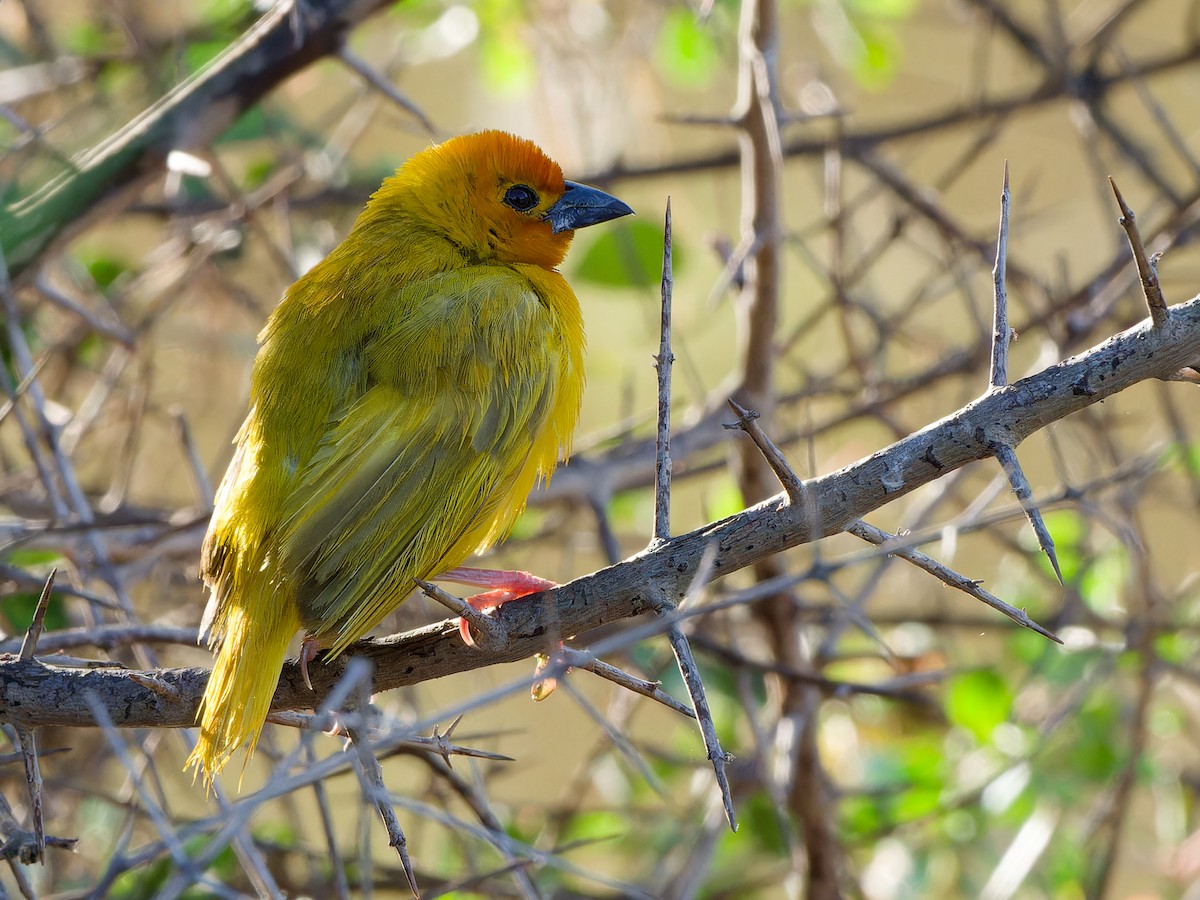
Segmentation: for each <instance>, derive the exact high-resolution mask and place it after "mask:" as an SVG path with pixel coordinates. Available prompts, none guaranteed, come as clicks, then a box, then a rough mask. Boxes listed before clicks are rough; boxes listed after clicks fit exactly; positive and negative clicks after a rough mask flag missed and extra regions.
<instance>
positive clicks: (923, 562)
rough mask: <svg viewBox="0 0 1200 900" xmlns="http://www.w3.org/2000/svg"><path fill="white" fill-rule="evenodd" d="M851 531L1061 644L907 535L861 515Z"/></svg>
mask: <svg viewBox="0 0 1200 900" xmlns="http://www.w3.org/2000/svg"><path fill="white" fill-rule="evenodd" d="M846 530H847V531H849V532H850V533H851V534H853V535H855V536H857V537H860V538H862V539H863V540H864V541H869V542H870V543H872V544H875V545H876V546H878V547H881V548H883V549H884V550H886V551H887V552H888V553H891V554H893V555H894V556H898V557H900V558H901V559H904V560H907V561H908V562H910V563H912V564H913V565H915V566H916V567H917V568H919V569H924V570H925V571H926V572H928V573H929V574H930V575H932V576H934V577H935V578H937V579H938V580H939V581H941V582H943V583H944V584H948V585H949V586H950V587H952V588H957V589H958V590H960V591H962V592H963V593H965V594H969V595H970V596H972V597H974V598H975V599H977V600H981V601H982V602H984V603H986V604H987V605H988V606H990V607H991V608H992V609H994V610H996V611H998V612H1002V613H1004V615H1006V616H1008V617H1009V618H1010V619H1012V620H1013V621H1014V622H1016V623H1017V624H1018V625H1023V626H1025V627H1026V628H1028V629H1030V630H1032V631H1036V632H1037V633H1038V634H1040V635H1042V636H1043V637H1048V638H1050V640H1052V641H1054V642H1056V643H1059V644H1061V643H1062V639H1061V638H1059V637H1058V636H1057V635H1055V634H1052V633H1051V632H1049V631H1047V630H1046V629H1045V628H1043V627H1042V626H1041V625H1039V624H1038V623H1037V622H1035V621H1033V619H1031V618H1029V616H1028V615H1027V614H1026V613H1025V611H1024V610H1023V609H1016V608H1015V607H1012V606H1009V605H1008V604H1007V603H1005V602H1004V601H1003V600H1001V599H1000V598H999V597H996V596H994V595H992V594H990V593H988V592H987V591H985V590H984V589H983V588H981V587H980V586H979V583H978V582H977V581H972V580H971V579H970V578H966V577H965V576H963V575H960V574H959V573H958V572H955V571H954V570H953V569H951V568H949V567H948V566H944V565H942V564H941V563H939V562H938V561H937V560H935V559H933V558H931V557H929V556H926V555H925V554H924V553H921V552H920V551H919V550H914V549H913V548H912V547H908V546H905V545H904V542H903V539H902V538H900V537H898V536H897V535H894V534H889V533H888V532H886V531H884V530H883V529H881V528H876V527H875V526H874V525H868V524H867V523H866V522H864V521H862V520H861V519H859V520H858V521H856V522H852V523H850V525H849V527H847V528H846Z"/></svg>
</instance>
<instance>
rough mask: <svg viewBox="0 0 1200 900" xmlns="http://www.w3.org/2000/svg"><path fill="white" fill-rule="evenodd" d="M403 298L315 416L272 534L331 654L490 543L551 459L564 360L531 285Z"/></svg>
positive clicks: (469, 285)
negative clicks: (421, 583) (427, 581)
mask: <svg viewBox="0 0 1200 900" xmlns="http://www.w3.org/2000/svg"><path fill="white" fill-rule="evenodd" d="M564 284H565V283H564ZM416 289H418V290H420V291H421V292H422V294H423V296H422V297H421V298H420V299H419V301H418V302H411V301H412V298H411V297H410V298H407V299H408V301H409V302H405V300H404V299H402V300H401V302H399V303H398V304H397V309H398V310H400V312H399V313H398V314H397V316H396V318H395V319H394V320H393V321H392V322H390V323H387V324H386V325H385V326H384V327H382V328H381V329H380V331H379V332H378V333H377V334H376V335H375V336H374V337H373V338H372V340H371V341H370V342H369V344H368V345H367V346H366V347H365V356H366V361H367V365H368V366H369V371H370V386H369V387H368V389H367V390H366V391H365V393H363V394H362V395H361V396H360V397H359V398H358V399H357V400H356V401H355V402H354V403H353V404H352V405H350V406H349V407H348V408H345V409H342V410H339V411H337V413H335V415H334V416H333V418H332V419H331V421H330V422H329V425H328V429H327V431H326V433H325V435H324V436H323V438H322V440H321V442H320V444H319V445H318V447H317V450H316V453H315V454H314V455H313V457H312V458H311V460H310V461H309V462H308V464H307V466H306V467H305V469H304V470H303V475H302V477H300V478H299V479H298V483H299V485H300V486H299V488H298V489H297V490H295V491H293V492H292V494H291V496H290V497H289V499H288V501H287V514H286V515H285V518H284V526H283V528H282V529H281V533H280V535H279V537H280V547H281V558H280V560H279V563H280V564H281V565H282V567H283V572H284V573H285V575H287V576H290V577H291V578H292V579H293V583H294V584H297V585H298V588H297V602H298V603H299V606H300V610H301V615H302V618H303V619H304V623H305V626H306V627H308V628H309V630H310V631H311V632H314V633H316V634H318V635H321V634H324V635H332V636H334V637H335V638H336V642H335V643H334V649H335V650H341V649H343V648H344V647H345V646H346V645H348V644H349V643H351V642H352V641H354V640H356V639H357V638H358V637H360V636H361V635H362V634H364V633H365V632H366V631H368V630H370V629H371V628H372V627H374V626H375V625H376V624H377V623H378V622H379V620H380V619H382V618H383V616H384V615H386V614H387V612H388V611H389V610H390V609H392V608H393V607H394V606H395V605H396V604H397V603H399V602H400V601H401V600H402V599H403V598H404V597H406V596H407V595H408V594H409V593H410V591H411V590H412V589H413V579H414V578H429V577H433V576H435V575H436V574H437V573H438V572H440V571H442V570H444V569H447V568H450V567H453V566H456V565H458V564H459V563H460V562H461V561H462V560H463V559H465V558H466V557H467V556H468V555H469V554H470V553H471V552H472V551H474V550H475V549H476V548H477V547H478V546H479V545H480V544H481V543H484V542H486V541H487V540H490V539H494V538H495V537H498V536H499V535H498V534H497V530H502V529H505V528H507V527H508V526H509V525H511V522H512V520H513V519H514V518H515V517H516V514H517V512H519V509H520V507H521V506H522V505H523V504H524V501H525V497H526V495H527V494H528V492H529V490H530V489H531V487H532V486H533V483H534V481H535V479H536V477H537V475H538V474H539V471H543V472H544V471H548V470H549V468H550V467H551V466H553V464H554V461H555V459H556V458H557V455H558V450H559V447H558V443H559V440H560V436H559V435H557V434H556V429H553V428H547V421H548V419H549V418H550V417H551V416H552V414H553V413H554V407H555V404H556V402H557V400H558V397H559V394H560V382H561V381H562V380H563V379H564V378H571V377H575V373H572V372H571V371H570V370H571V369H572V367H574V366H576V365H577V356H576V354H574V353H572V352H571V348H569V347H566V346H564V336H563V333H562V329H561V327H560V323H559V322H558V321H557V320H556V317H555V316H554V315H553V313H552V312H551V309H550V307H549V306H548V305H547V304H546V303H545V302H543V299H542V298H541V297H540V296H539V294H538V293H537V292H536V291H535V290H534V289H533V287H532V286H531V285H530V283H529V282H528V281H527V280H526V279H524V278H523V277H521V276H520V275H519V274H517V273H515V272H513V271H512V270H511V269H504V268H500V267H489V268H485V269H478V268H477V269H466V270H460V271H457V272H450V273H443V274H442V275H439V276H437V277H436V278H435V279H432V280H431V281H428V282H426V283H424V284H422V285H420V286H418V287H417V288H416ZM567 393H568V394H571V393H574V392H572V391H567Z"/></svg>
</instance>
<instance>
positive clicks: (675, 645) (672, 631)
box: [650, 199, 738, 831]
mask: <svg viewBox="0 0 1200 900" xmlns="http://www.w3.org/2000/svg"><path fill="white" fill-rule="evenodd" d="M673 288H674V278H673V275H672V266H671V201H670V199H668V200H667V211H666V218H665V220H664V228H663V274H662V307H663V308H662V319H661V322H662V327H661V332H660V336H659V344H658V357H657V360H656V362H655V368H657V369H658V440H657V444H656V448H655V469H654V471H655V483H654V535H653V537H652V538H651V541H650V546H651V548H653V547H654V546H655V545H656V544H658V543H660V542H663V541H666V540H667V539H669V538H670V536H671V526H670V518H671V362H672V361H673V360H674V359H675V357H674V354H672V352H671V292H672V289H673ZM650 593H651V605H652V607H653V609H654V611H655V613H656V614H657V615H658V616H660V617H666V616H670V615H671V614H672V613H674V612H675V605H674V604H673V603H671V601H670V600H669V599H668V598H667V596H666V595H665V594H664V593H663V592H662V591H661V590H659V589H658V587H657V586H655V585H651V591H650ZM667 639H668V640H669V641H670V642H671V650H672V651H673V652H674V654H675V660H676V662H678V663H679V671H680V673H681V674H682V675H683V681H684V684H686V685H687V689H688V696H690V697H691V698H692V707H693V708H694V709H695V711H696V718H697V719H698V720H699V722H700V733H701V735H703V737H704V747H705V749H706V750H707V751H708V758H709V761H710V762H712V767H713V772H714V773H715V774H716V777H717V786H718V787H719V788H720V791H721V802H722V803H723V804H724V807H725V819H726V821H728V822H729V827H730V828H731V829H732V830H734V831H737V829H738V824H737V815H736V814H735V813H734V810H733V795H732V793H731V792H730V790H729V777H728V775H727V773H726V766H727V765H728V764H729V762H730V760H731V759H732V758H733V757H732V756H730V755H729V754H728V753H726V752H725V751H724V750H723V749H721V742H720V740H719V739H718V738H717V726H716V723H715V722H713V717H712V711H711V710H710V709H709V707H708V698H707V697H706V696H705V692H704V680H703V679H702V678H701V677H700V670H699V668H697V666H696V660H695V658H694V657H693V656H692V648H691V647H690V646H689V645H688V639H687V635H685V634H684V633H683V629H682V628H680V627H679V625H678V624H677V623H675V624H672V625H671V626H670V627H669V628H668V629H667Z"/></svg>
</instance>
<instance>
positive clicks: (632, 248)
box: [574, 220, 684, 288]
mask: <svg viewBox="0 0 1200 900" xmlns="http://www.w3.org/2000/svg"><path fill="white" fill-rule="evenodd" d="M662 256H663V233H662V229H661V228H660V227H658V226H656V225H651V224H650V223H649V222H644V221H638V220H634V221H632V222H622V223H621V224H619V225H615V226H613V227H612V228H607V229H605V230H604V232H603V233H602V234H601V235H600V236H599V237H598V238H597V239H596V240H594V241H593V242H592V243H591V244H589V245H588V246H587V248H586V249H585V250H584V253H583V257H582V258H581V259H580V260H579V262H578V264H577V265H576V266H575V272H574V274H575V276H576V277H577V278H580V279H582V280H583V281H588V282H591V283H592V284H601V285H605V286H607V287H635V288H649V287H653V286H656V285H658V284H659V283H660V282H661V281H662ZM672 260H673V268H674V270H675V272H676V273H678V272H679V271H680V270H681V269H682V268H683V263H684V254H683V253H682V252H681V248H680V247H679V245H678V244H675V246H674V248H673V257H672Z"/></svg>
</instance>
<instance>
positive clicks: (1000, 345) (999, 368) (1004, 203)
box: [980, 160, 1063, 640]
mask: <svg viewBox="0 0 1200 900" xmlns="http://www.w3.org/2000/svg"><path fill="white" fill-rule="evenodd" d="M1010 203H1011V194H1010V193H1009V189H1008V161H1007V160H1005V162H1004V189H1003V190H1002V191H1001V192H1000V234H999V237H998V238H997V239H996V264H995V266H994V267H993V268H992V308H993V313H992V322H993V328H992V370H991V373H990V375H989V377H988V384H989V387H990V388H991V389H992V390H998V389H1000V388H1002V387H1005V386H1006V385H1007V384H1008V345H1009V342H1010V341H1011V340H1012V332H1011V330H1010V329H1009V327H1008V288H1007V286H1006V284H1005V280H1006V275H1007V271H1008V212H1009V206H1010ZM992 452H993V455H995V457H996V459H997V460H998V461H999V463H1000V465H1001V466H1002V467H1003V469H1004V474H1005V475H1007V476H1008V483H1009V485H1010V486H1011V487H1012V490H1013V493H1014V494H1016V495H1017V500H1019V501H1020V503H1021V508H1022V509H1023V510H1024V511H1025V518H1026V519H1028V520H1029V524H1030V526H1031V527H1032V528H1033V533H1034V534H1035V535H1036V536H1037V542H1038V546H1039V547H1041V548H1042V552H1043V553H1045V554H1046V557H1047V558H1048V559H1049V560H1050V565H1051V566H1052V567H1053V568H1054V574H1055V575H1056V576H1057V577H1058V583H1059V584H1062V583H1063V576H1062V569H1060V568H1059V565H1058V554H1057V553H1056V552H1055V550H1054V538H1052V537H1051V536H1050V529H1049V528H1047V527H1046V521H1045V519H1043V518H1042V513H1041V510H1039V509H1038V507H1037V503H1036V502H1035V501H1034V499H1033V488H1032V487H1031V486H1030V484H1029V479H1028V478H1027V477H1026V476H1025V472H1024V471H1023V470H1022V469H1021V463H1020V461H1019V460H1018V459H1017V453H1016V451H1015V450H1014V449H1013V448H1012V446H1011V445H1010V444H1008V443H1005V442H1003V441H995V442H993V444H992ZM989 596H990V595H989ZM980 599H982V598H980ZM984 602H985V603H986V602H988V601H986V600H985V601H984ZM997 608H998V607H997ZM1001 611H1002V612H1003V610H1001ZM1005 615H1008V614H1007V613H1005ZM1046 634H1047V636H1050V635H1049V632H1047V633H1046ZM1055 640H1057V638H1055Z"/></svg>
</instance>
